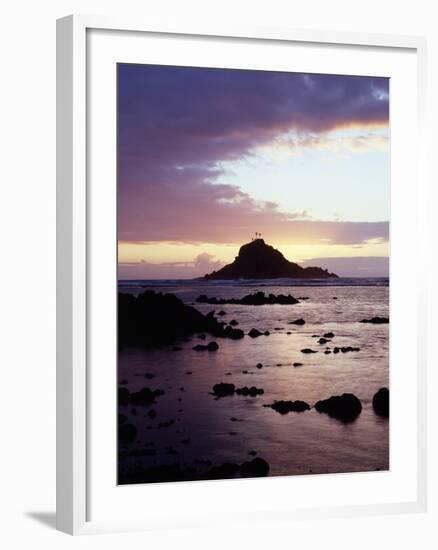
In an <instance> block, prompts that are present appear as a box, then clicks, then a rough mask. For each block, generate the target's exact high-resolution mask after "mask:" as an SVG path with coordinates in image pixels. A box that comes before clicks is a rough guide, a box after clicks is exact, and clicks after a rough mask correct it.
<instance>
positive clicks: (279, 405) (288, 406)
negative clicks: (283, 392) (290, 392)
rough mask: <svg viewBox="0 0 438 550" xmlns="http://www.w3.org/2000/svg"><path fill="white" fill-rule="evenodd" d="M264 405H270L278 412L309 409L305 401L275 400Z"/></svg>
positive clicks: (285, 412) (284, 412)
mask: <svg viewBox="0 0 438 550" xmlns="http://www.w3.org/2000/svg"><path fill="white" fill-rule="evenodd" d="M265 407H270V408H271V409H273V410H274V411H276V412H278V413H280V414H287V413H289V412H304V411H310V405H309V404H308V403H306V402H305V401H275V402H274V403H272V405H265Z"/></svg>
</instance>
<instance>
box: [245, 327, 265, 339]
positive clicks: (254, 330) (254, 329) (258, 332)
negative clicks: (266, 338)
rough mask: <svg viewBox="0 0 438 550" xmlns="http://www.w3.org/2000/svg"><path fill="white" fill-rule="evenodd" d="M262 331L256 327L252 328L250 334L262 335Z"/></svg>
mask: <svg viewBox="0 0 438 550" xmlns="http://www.w3.org/2000/svg"><path fill="white" fill-rule="evenodd" d="M261 335H262V333H261V332H260V331H259V330H257V329H256V328H252V329H251V330H250V331H249V332H248V336H251V338H257V337H258V336H261Z"/></svg>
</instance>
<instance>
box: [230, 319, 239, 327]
mask: <svg viewBox="0 0 438 550" xmlns="http://www.w3.org/2000/svg"><path fill="white" fill-rule="evenodd" d="M229 324H230V325H231V326H232V327H236V326H237V325H238V324H239V323H238V321H236V319H232V320H231V321H230V323H229Z"/></svg>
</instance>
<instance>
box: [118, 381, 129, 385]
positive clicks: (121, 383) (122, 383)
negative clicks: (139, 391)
mask: <svg viewBox="0 0 438 550" xmlns="http://www.w3.org/2000/svg"><path fill="white" fill-rule="evenodd" d="M127 383H128V381H127V380H121V381H120V382H119V386H126V384H127Z"/></svg>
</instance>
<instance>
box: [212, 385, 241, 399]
mask: <svg viewBox="0 0 438 550" xmlns="http://www.w3.org/2000/svg"><path fill="white" fill-rule="evenodd" d="M235 390H236V386H235V385H234V384H226V383H225V382H219V384H215V385H214V386H213V394H214V395H215V396H216V397H225V396H227V395H234V392H235Z"/></svg>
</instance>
